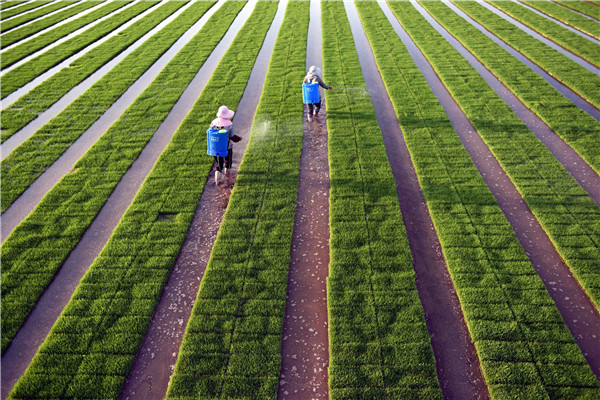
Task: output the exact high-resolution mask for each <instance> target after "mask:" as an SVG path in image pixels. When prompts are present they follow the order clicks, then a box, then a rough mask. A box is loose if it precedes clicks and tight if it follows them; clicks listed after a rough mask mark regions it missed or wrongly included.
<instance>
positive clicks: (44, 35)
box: [0, 0, 143, 77]
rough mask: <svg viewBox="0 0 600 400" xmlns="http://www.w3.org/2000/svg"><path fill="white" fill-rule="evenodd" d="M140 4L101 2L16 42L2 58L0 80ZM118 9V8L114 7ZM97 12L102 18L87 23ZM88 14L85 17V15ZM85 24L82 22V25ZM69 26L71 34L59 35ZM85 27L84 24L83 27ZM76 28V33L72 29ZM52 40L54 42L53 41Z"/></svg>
mask: <svg viewBox="0 0 600 400" xmlns="http://www.w3.org/2000/svg"><path fill="white" fill-rule="evenodd" d="M141 1H143V0H141ZM137 3H138V1H130V2H129V3H127V4H120V1H115V2H114V3H113V2H109V3H108V4H107V3H104V2H102V3H100V4H98V5H96V6H94V7H91V8H88V9H87V10H85V11H83V12H82V13H79V14H76V15H74V16H73V17H71V18H67V19H66V20H63V21H61V22H59V23H58V24H55V25H52V26H50V27H48V28H47V29H44V30H42V31H40V32H38V33H36V34H35V35H32V36H29V37H27V38H25V39H24V40H21V41H19V42H17V43H14V44H12V45H10V46H8V47H6V48H3V49H2V51H1V53H0V54H1V55H2V58H3V60H4V61H3V62H2V64H3V65H2V70H1V71H0V77H5V76H6V74H8V73H9V72H11V71H14V70H15V69H17V68H19V67H21V66H23V65H25V64H26V63H27V62H29V61H32V60H35V59H37V58H38V57H40V56H43V55H44V54H45V53H46V52H48V51H49V50H51V49H53V48H55V47H57V46H59V45H61V44H63V43H65V42H66V41H68V40H71V39H73V38H75V37H77V36H78V35H79V34H82V33H85V31H87V30H88V29H91V28H93V27H95V26H97V25H98V24H100V23H101V22H103V21H106V20H107V19H109V18H111V17H114V16H115V15H117V14H118V13H120V12H121V11H123V10H126V9H128V8H130V7H133V6H135V5H136V4H137ZM117 5H118V6H119V7H118V8H116V9H113V7H116V6H117ZM103 10H109V12H108V13H104V11H103ZM95 12H98V14H100V15H101V16H99V17H98V18H95V19H93V20H92V21H87V20H86V18H85V17H86V16H87V17H89V16H90V14H92V13H95ZM82 14H85V15H82ZM102 14H104V15H102ZM82 21H83V22H82ZM65 24H67V27H65V28H66V30H67V32H69V31H70V33H68V34H66V35H62V34H61V35H60V36H59V37H56V36H58V35H59V31H58V30H55V29H58V28H60V27H61V26H62V25H65ZM82 24H83V25H82ZM73 26H80V27H79V28H76V29H75V28H73ZM71 29H73V30H71ZM33 39H37V40H34V41H33V42H32V43H29V42H30V41H31V40H33ZM50 39H51V40H50Z"/></svg>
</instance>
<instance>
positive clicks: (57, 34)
mask: <svg viewBox="0 0 600 400" xmlns="http://www.w3.org/2000/svg"><path fill="white" fill-rule="evenodd" d="M92 3H93V4H92ZM99 3H101V1H96V0H89V1H85V2H82V4H80V5H77V6H75V7H83V6H86V5H89V4H92V5H96V4H99ZM128 3H130V1H110V2H108V4H106V5H105V6H104V7H101V8H99V9H97V10H94V11H92V12H91V13H89V14H86V15H84V16H83V17H80V18H77V19H76V20H74V21H72V22H71V23H69V24H65V25H62V26H59V27H56V28H54V29H52V30H50V31H48V32H46V33H44V34H42V35H40V36H38V37H36V38H35V40H32V41H29V40H28V41H26V42H25V43H20V44H17V45H16V46H15V47H13V48H11V49H9V50H6V51H5V52H3V54H2V60H0V67H1V68H8V67H10V66H11V65H13V64H14V63H16V62H18V61H20V60H22V59H23V58H25V57H27V56H28V55H30V54H33V53H35V52H36V51H38V50H40V49H43V48H44V47H46V46H48V45H49V44H52V43H53V42H55V41H57V40H59V39H61V38H62V37H64V36H67V35H68V34H70V33H72V32H74V31H76V30H77V29H79V28H81V27H84V26H85V25H88V24H90V23H92V22H94V21H95V20H97V19H99V18H102V17H104V16H105V15H107V14H110V13H112V12H114V11H116V10H117V9H119V8H121V7H124V6H125V5H127V4H128ZM100 25H104V24H100ZM74 39H77V37H75V38H74ZM71 40H72V39H71ZM59 54H60V53H59ZM67 56H68V55H65V57H64V58H66V57H67ZM64 58H63V59H64ZM36 60H37V58H36ZM37 62H39V61H35V60H34V61H33V63H28V65H29V66H31V65H35V64H36V63H37ZM51 66H52V65H51ZM12 72H14V71H12ZM8 76H9V75H8V74H6V75H4V76H3V77H2V92H3V93H2V96H4V95H8V94H10V93H12V91H10V92H8V93H4V92H6V89H4V87H5V86H6V85H7V84H8V83H10V82H11V80H12V78H11V79H8V78H7V77H8ZM35 76H37V74H36V75H34V77H35Z"/></svg>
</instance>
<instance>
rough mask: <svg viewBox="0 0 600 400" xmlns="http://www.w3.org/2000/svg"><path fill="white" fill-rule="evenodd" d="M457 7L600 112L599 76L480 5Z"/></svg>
mask: <svg viewBox="0 0 600 400" xmlns="http://www.w3.org/2000/svg"><path fill="white" fill-rule="evenodd" d="M454 4H455V5H456V6H458V7H459V8H461V9H462V10H463V11H464V12H465V13H467V14H469V16H471V18H473V19H474V20H476V21H477V22H479V23H480V24H482V25H483V26H485V27H486V28H487V29H488V30H489V31H491V32H492V33H493V34H494V35H496V36H498V37H499V38H500V39H501V40H503V41H504V42H506V43H508V44H509V45H510V46H511V47H514V48H515V49H516V50H518V51H519V52H521V53H523V54H524V55H525V56H526V57H527V58H529V59H530V60H532V61H533V62H535V63H536V64H537V65H539V66H540V67H542V68H543V69H544V70H546V71H548V72H549V73H550V74H551V75H552V76H553V77H554V78H556V79H558V80H559V81H561V82H563V83H564V84H565V85H567V86H569V87H570V88H571V89H572V90H574V91H575V92H577V93H579V94H580V95H581V96H582V97H584V98H585V99H586V100H587V101H589V102H590V103H592V104H593V105H594V106H596V107H598V108H600V91H598V87H600V77H599V76H597V75H596V74H594V73H593V72H591V71H588V70H587V69H585V68H583V67H582V66H581V65H579V64H577V63H576V62H575V61H572V60H570V59H568V58H567V57H566V56H564V55H562V54H561V53H559V52H558V51H557V50H554V49H552V48H551V47H548V46H546V45H545V44H543V43H541V42H540V41H539V40H536V39H534V38H532V37H531V36H530V35H529V34H527V33H525V32H524V31H522V30H521V29H519V28H517V27H516V26H514V25H513V24H511V23H510V22H508V21H506V20H504V19H503V18H502V17H499V16H497V15H496V14H494V13H493V12H492V11H490V10H488V9H486V8H485V7H484V6H482V5H481V4H478V3H477V2H471V1H454ZM559 7H560V6H559ZM555 29H560V28H555ZM583 40H586V39H583Z"/></svg>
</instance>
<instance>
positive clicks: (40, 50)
mask: <svg viewBox="0 0 600 400" xmlns="http://www.w3.org/2000/svg"><path fill="white" fill-rule="evenodd" d="M134 4H135V2H131V3H129V4H126V5H124V6H123V7H121V8H118V9H116V10H115V11H113V12H110V13H108V14H107V15H105V16H103V17H100V18H98V19H97V20H95V21H92V22H90V23H89V24H87V25H84V26H82V27H81V28H79V29H76V30H75V31H73V32H71V33H69V34H68V35H65V36H63V37H61V38H60V39H58V40H56V41H55V42H52V43H51V44H49V45H47V46H46V47H43V48H41V49H39V50H37V51H35V52H34V53H33V54H30V55H28V56H27V57H25V58H23V59H21V60H19V61H17V62H16V63H14V64H12V65H10V66H9V67H6V68H3V69H2V71H0V76H4V74H6V73H7V72H9V71H12V70H13V69H15V68H17V67H19V66H21V65H23V64H25V63H26V62H27V61H30V60H32V59H34V58H36V57H38V56H39V55H40V54H42V53H45V52H46V51H48V50H50V49H52V48H54V47H56V46H58V45H60V44H62V43H64V42H66V41H67V40H69V39H72V38H74V37H75V36H77V35H79V34H80V33H82V32H84V31H86V30H88V29H90V28H91V27H93V26H96V25H98V24H100V23H102V21H105V20H107V19H109V18H111V17H113V16H115V15H116V14H118V13H120V12H121V11H123V10H126V9H128V8H130V7H132V6H133V5H134ZM105 5H106V3H100V4H98V5H96V6H94V7H90V8H88V9H87V10H84V11H82V12H80V13H79V14H75V15H74V16H72V17H69V18H67V19H65V20H63V21H60V22H58V23H56V24H54V25H52V26H49V27H47V28H46V29H42V30H41V31H39V32H36V33H35V34H33V35H31V36H27V37H26V38H24V39H23V40H19V41H18V42H15V43H13V44H11V45H9V46H6V47H3V48H2V52H5V51H7V50H10V49H12V48H14V47H17V46H20V45H21V44H25V43H26V42H28V41H30V40H34V39H35V38H37V37H38V36H41V35H43V34H45V33H47V32H48V31H51V30H52V29H54V28H56V27H59V26H62V25H65V24H68V23H69V22H72V21H74V20H76V19H78V18H81V17H83V16H85V15H87V14H89V13H91V12H94V11H96V10H98V9H99V8H101V7H103V6H105Z"/></svg>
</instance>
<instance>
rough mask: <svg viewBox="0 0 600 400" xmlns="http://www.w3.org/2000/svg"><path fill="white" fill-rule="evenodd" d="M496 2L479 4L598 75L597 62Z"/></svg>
mask: <svg viewBox="0 0 600 400" xmlns="http://www.w3.org/2000/svg"><path fill="white" fill-rule="evenodd" d="M496 3H497V2H495V1H491V2H490V1H483V2H481V3H480V4H481V5H482V6H484V7H485V8H487V9H488V10H490V11H491V12H493V13H494V14H496V15H497V16H499V17H501V18H502V19H504V20H505V21H508V22H510V23H511V24H512V25H514V26H516V27H517V28H519V29H520V30H522V31H523V32H525V33H527V34H528V35H529V36H531V37H533V38H535V39H537V40H539V41H540V42H542V43H544V44H545V45H546V46H548V47H550V48H552V49H554V50H556V51H558V52H559V53H560V54H562V55H563V56H565V57H567V58H568V59H570V60H571V61H574V62H576V63H577V64H579V65H580V66H582V67H583V68H585V69H587V70H588V71H590V72H593V73H594V74H596V75H600V68H599V67H598V64H597V63H596V64H594V63H593V62H591V61H589V60H587V59H586V58H585V57H582V56H581V55H580V54H578V53H577V51H576V50H575V49H570V48H567V47H565V46H562V45H560V44H559V43H557V42H556V41H554V40H553V39H552V38H551V37H546V36H544V35H543V34H541V33H540V32H539V31H538V30H536V29H535V27H531V26H528V25H527V24H525V23H523V22H522V21H520V20H519V19H518V18H516V17H514V16H513V15H511V14H510V13H508V12H506V11H505V10H504V9H503V8H502V7H501V6H497V5H495V4H496ZM517 7H520V6H519V5H517ZM525 11H527V10H525ZM554 29H559V28H554ZM597 44H600V42H598V43H597ZM594 50H595V51H596V52H598V51H600V47H594Z"/></svg>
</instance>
